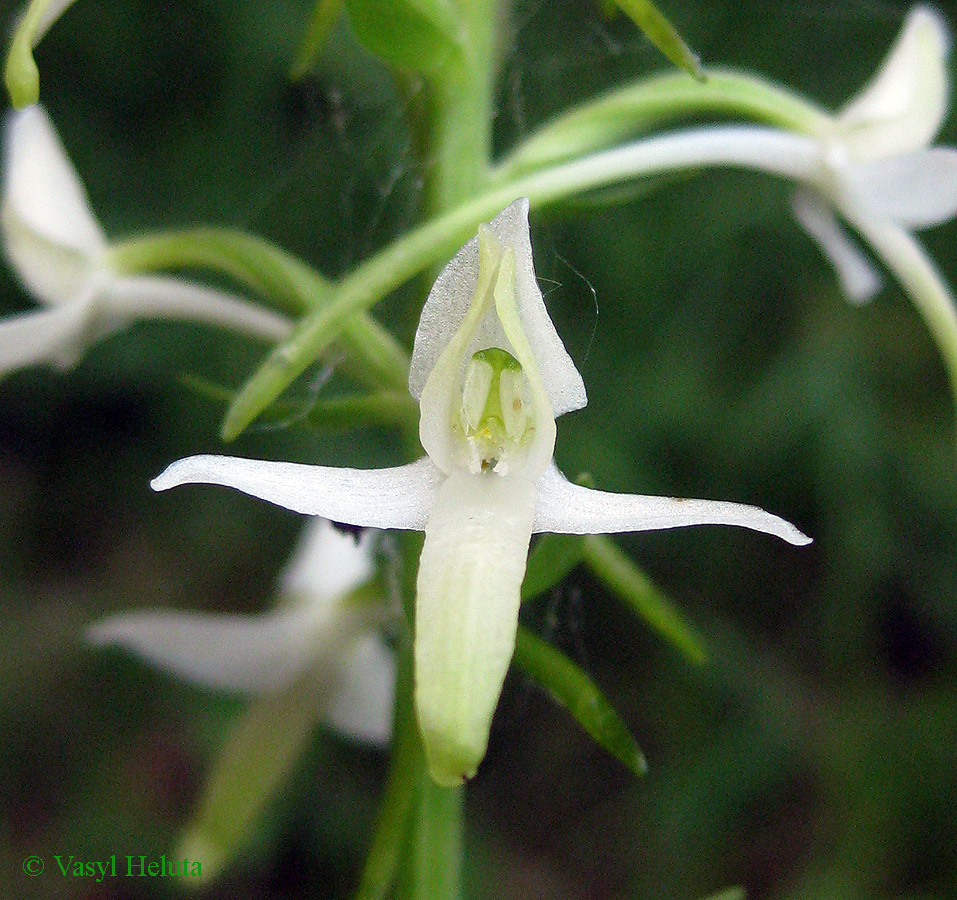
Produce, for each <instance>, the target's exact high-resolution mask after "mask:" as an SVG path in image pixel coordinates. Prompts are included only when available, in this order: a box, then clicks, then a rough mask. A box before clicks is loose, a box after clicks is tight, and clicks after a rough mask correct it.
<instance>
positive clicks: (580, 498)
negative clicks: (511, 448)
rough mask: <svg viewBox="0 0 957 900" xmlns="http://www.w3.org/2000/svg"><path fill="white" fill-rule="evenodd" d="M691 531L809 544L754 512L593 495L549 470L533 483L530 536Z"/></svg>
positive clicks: (783, 523) (778, 521)
mask: <svg viewBox="0 0 957 900" xmlns="http://www.w3.org/2000/svg"><path fill="white" fill-rule="evenodd" d="M691 525H734V526H737V527H739V528H750V529H751V530H752V531H760V532H762V533H763V534H770V535H773V536H774V537H779V538H781V540H784V541H787V542H788V543H789V544H794V545H795V546H797V547H801V546H804V545H805V544H810V543H811V538H809V537H808V536H807V535H806V534H804V533H803V532H801V531H799V530H798V529H797V528H795V527H794V526H793V525H792V524H791V523H790V522H788V521H787V520H785V519H782V518H781V517H780V516H776V515H774V514H772V513H769V512H765V511H764V510H763V509H759V508H758V507H757V506H746V505H744V504H741V503H728V502H726V501H723V500H683V499H679V498H677V497H648V496H644V495H642V494H612V493H608V492H606V491H594V490H591V489H590V488H584V487H581V486H580V485H577V484H573V483H572V482H570V481H568V480H567V479H566V478H565V476H564V475H562V473H561V472H560V471H559V470H558V468H557V466H555V465H554V464H553V465H552V466H550V467H549V468H548V469H547V470H546V471H545V474H544V475H543V476H542V477H541V479H539V482H538V503H537V505H536V507H535V526H534V530H535V531H536V532H541V531H552V532H555V533H557V534H613V533H616V532H622V531H657V530H659V529H664V528H686V527H688V526H691Z"/></svg>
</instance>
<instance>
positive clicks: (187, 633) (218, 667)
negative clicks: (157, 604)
mask: <svg viewBox="0 0 957 900" xmlns="http://www.w3.org/2000/svg"><path fill="white" fill-rule="evenodd" d="M87 640H89V641H90V642H91V643H93V644H96V645H98V646H113V647H122V648H123V649H125V650H129V651H131V652H133V653H135V654H136V655H137V656H141V657H142V658H143V659H145V660H147V661H148V662H151V663H153V664H154V665H156V666H159V667H160V668H162V669H165V670H166V671H168V672H171V673H173V674H174V675H177V676H179V677H180V678H183V679H185V680H186V681H191V682H195V683H196V684H200V685H203V686H204V687H210V688H217V689H220V690H230V691H243V692H249V693H265V692H269V691H274V690H276V689H278V688H280V687H282V686H283V685H285V684H288V683H289V681H290V680H291V679H292V678H293V677H294V676H295V675H296V674H298V673H299V672H301V671H302V670H303V669H304V668H305V667H306V666H307V665H308V664H309V663H310V662H311V660H312V659H313V654H314V649H315V637H314V634H313V633H312V632H311V631H310V630H309V629H308V628H305V627H304V625H303V618H302V617H301V616H299V615H293V614H280V613H276V614H271V615H263V616H232V615H214V614H205V615H204V614H200V613H187V612H169V611H166V610H151V611H147V612H138V613H126V614H122V615H118V616H111V617H109V618H107V619H104V620H103V621H101V622H97V623H96V624H95V625H93V626H92V627H91V628H90V629H89V631H88V632H87Z"/></svg>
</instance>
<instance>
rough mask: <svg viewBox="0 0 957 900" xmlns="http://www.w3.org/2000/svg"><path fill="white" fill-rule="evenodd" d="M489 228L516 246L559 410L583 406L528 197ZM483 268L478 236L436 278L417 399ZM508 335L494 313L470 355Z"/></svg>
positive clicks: (419, 357) (522, 307)
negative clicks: (546, 292)
mask: <svg viewBox="0 0 957 900" xmlns="http://www.w3.org/2000/svg"><path fill="white" fill-rule="evenodd" d="M488 227H489V229H490V230H491V231H492V233H493V234H494V235H495V237H496V238H498V240H499V242H500V243H501V244H502V245H503V246H504V247H511V248H512V249H513V250H514V251H515V258H516V263H517V265H516V273H515V286H516V295H517V300H518V309H519V316H520V318H521V321H522V328H523V330H524V332H525V334H526V336H527V338H528V342H529V344H530V345H531V348H532V351H533V353H534V356H535V360H536V362H537V364H538V368H539V371H540V372H541V374H542V380H543V381H544V383H545V388H546V390H547V391H548V397H549V401H550V403H551V406H552V410H553V412H554V415H556V416H559V415H561V414H562V413H566V412H569V411H570V410H573V409H579V408H581V407H582V406H584V405H585V404H586V403H587V402H588V401H587V397H586V396H585V387H584V384H583V383H582V379H581V375H579V374H578V370H577V369H576V368H575V364H574V363H573V362H572V360H571V357H569V355H568V353H567V352H566V350H565V347H564V345H563V344H562V341H561V338H560V337H559V336H558V333H557V332H556V331H555V326H554V325H552V321H551V319H550V318H549V315H548V311H547V310H546V309H545V302H544V300H543V299H542V293H541V291H540V290H539V289H538V282H537V281H536V280H535V269H534V263H533V260H532V246H531V240H530V238H529V231H528V200H527V199H526V198H524V197H523V198H521V199H519V200H516V201H515V202H514V203H512V205H511V206H509V207H508V208H506V209H505V210H504V211H503V212H501V213H500V214H499V215H498V216H496V218H495V219H493V220H492V221H491V222H490V223H489V225H488ZM478 269H479V252H478V238H473V239H472V240H471V241H469V242H468V243H467V244H466V245H465V246H464V247H463V248H462V249H461V250H460V251H459V252H458V253H457V254H456V255H455V257H454V258H453V259H452V261H451V262H450V263H449V264H448V265H447V266H446V267H445V268H444V269H443V270H442V272H441V274H440V275H439V277H438V278H437V279H436V280H435V285H434V286H433V287H432V291H431V292H430V294H429V298H428V300H426V303H425V306H424V308H423V310H422V316H421V318H420V319H419V327H418V330H417V331H416V333H415V347H414V349H413V351H412V364H411V370H410V372H409V390H410V391H411V392H412V394H413V396H414V397H415V398H416V399H418V398H420V397H421V395H422V389H423V388H424V387H425V383H426V381H427V380H428V377H429V375H430V373H431V372H432V369H433V368H434V366H435V363H436V361H437V360H438V358H439V356H440V354H441V353H442V350H443V349H444V348H445V345H446V344H447V343H448V342H449V340H451V338H452V336H453V335H454V334H455V332H456V331H457V330H458V328H459V326H460V325H461V324H462V321H463V319H464V318H465V314H466V312H467V311H468V309H469V306H470V305H471V302H472V297H473V294H474V292H475V285H476V281H477V278H478ZM503 337H504V335H503V334H502V333H501V328H500V326H499V325H498V321H497V317H496V316H494V315H490V316H489V317H488V318H487V319H486V320H485V321H484V322H483V323H482V324H481V326H480V327H479V328H478V330H477V331H476V333H475V335H474V336H473V338H472V340H471V342H470V344H469V347H468V349H467V351H466V354H465V359H469V358H471V356H472V354H473V353H475V352H476V351H477V350H481V349H483V348H485V347H502V348H503V349H507V347H506V344H505V343H503Z"/></svg>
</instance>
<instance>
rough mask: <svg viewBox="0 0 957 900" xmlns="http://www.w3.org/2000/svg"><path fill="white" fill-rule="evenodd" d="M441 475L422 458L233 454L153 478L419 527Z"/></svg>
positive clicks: (358, 520)
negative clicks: (358, 465) (399, 461)
mask: <svg viewBox="0 0 957 900" xmlns="http://www.w3.org/2000/svg"><path fill="white" fill-rule="evenodd" d="M441 478H442V476H441V474H440V473H439V471H438V470H437V469H436V468H435V466H434V465H433V464H432V462H431V461H430V460H429V459H428V458H426V457H424V458H422V459H420V460H419V461H418V462H414V463H411V464H409V465H407V466H398V467H396V468H393V469H339V468H333V467H331V466H308V465H301V464H299V463H283V462H267V461H265V460H258V459H239V458H237V457H231V456H190V457H188V458H186V459H180V460H177V461H176V462H174V463H173V464H172V465H171V466H169V468H167V469H166V471H165V472H163V473H161V474H160V475H158V476H157V477H156V478H154V479H153V481H152V482H151V486H152V488H153V490H155V491H165V490H168V489H169V488H172V487H176V486H178V485H181V484H221V485H225V486H226V487H233V488H236V489H237V490H240V491H242V492H243V493H246V494H249V495H251V496H253V497H259V498H260V499H261V500H268V501H269V502H270V503H276V504H278V505H279V506H284V507H286V509H291V510H293V511H295V512H299V513H305V514H306V515H308V516H323V517H324V518H327V519H332V520H333V521H334V522H345V523H347V524H349V525H361V526H364V527H368V528H408V529H415V530H418V529H422V528H424V527H425V523H426V522H427V521H428V518H429V513H430V512H431V510H432V502H433V498H434V495H435V490H436V487H437V486H438V484H439V482H440V481H441Z"/></svg>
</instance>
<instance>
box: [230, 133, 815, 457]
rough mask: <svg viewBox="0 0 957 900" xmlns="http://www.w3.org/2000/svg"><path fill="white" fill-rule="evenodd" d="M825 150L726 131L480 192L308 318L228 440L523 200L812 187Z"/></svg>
mask: <svg viewBox="0 0 957 900" xmlns="http://www.w3.org/2000/svg"><path fill="white" fill-rule="evenodd" d="M818 161H819V146H818V143H817V142H816V141H814V140H812V139H810V138H802V137H799V136H795V135H791V134H788V133H785V132H777V131H773V130H771V129H758V128H744V127H730V126H729V127H725V128H709V129H697V130H694V131H688V132H679V133H676V134H671V135H664V136H661V137H656V138H649V139H647V140H644V141H641V142H638V143H634V144H629V145H626V146H624V147H619V148H616V149H614V150H607V151H605V152H603V153H596V154H594V155H592V156H589V157H586V158H584V159H580V160H575V161H573V162H570V163H564V164H562V165H558V166H553V167H549V168H546V169H543V170H541V171H538V172H533V173H531V174H529V175H525V176H523V177H521V178H517V179H515V180H514V181H512V182H510V183H508V184H504V185H500V186H497V187H493V188H490V189H488V190H485V191H483V192H482V193H481V194H479V195H478V196H476V197H474V198H473V199H471V200H468V201H466V202H465V203H462V204H461V205H459V206H457V207H456V208H455V209H453V210H451V211H449V212H447V213H444V214H443V215H441V216H438V217H436V218H434V219H431V220H430V221H428V222H426V223H424V224H423V225H420V226H419V227H418V228H416V229H414V230H413V231H411V232H409V233H408V234H406V235H405V237H403V238H400V239H399V240H397V241H395V242H393V243H392V244H391V245H390V246H389V247H387V248H386V249H385V250H382V251H380V252H379V253H378V254H376V255H375V256H373V257H371V258H370V259H368V260H366V261H365V262H363V263H361V264H360V265H359V266H358V267H356V269H354V270H353V271H352V272H351V273H350V274H349V275H347V276H346V277H344V278H343V279H342V280H341V281H340V282H339V283H338V285H337V286H336V287H335V288H334V292H333V295H332V296H331V297H330V299H329V302H328V303H325V304H323V305H322V306H321V307H318V308H316V309H314V310H313V311H312V312H310V313H308V314H307V315H306V316H305V317H303V319H302V320H301V321H300V323H299V325H298V326H297V327H296V329H295V331H294V332H293V334H292V336H291V337H290V338H289V339H288V340H287V341H286V342H285V343H284V344H282V345H280V346H278V347H277V348H276V349H275V350H273V351H272V353H271V354H270V355H269V356H268V357H267V359H266V361H265V362H264V363H263V365H262V366H261V367H260V369H259V370H258V371H257V372H256V373H255V374H254V375H253V376H252V378H251V379H250V380H249V381H247V382H246V385H245V386H244V388H243V389H242V391H241V393H240V394H239V396H238V397H237V398H236V402H235V403H234V404H233V406H232V407H231V408H230V410H229V411H228V412H227V414H226V419H225V421H224V423H223V435H224V437H226V438H227V439H230V438H232V437H235V436H236V435H238V434H239V433H240V432H242V430H243V429H244V428H245V427H246V426H247V425H248V424H249V423H250V422H252V421H253V419H255V418H256V416H258V415H259V414H260V413H261V412H262V411H263V410H264V409H265V408H266V406H268V405H269V403H271V402H272V401H273V400H274V399H275V398H276V397H278V396H279V394H281V393H282V391H283V390H285V388H286V387H287V386H288V385H289V384H290V383H291V382H292V381H293V380H294V379H295V378H297V377H298V376H299V375H300V374H301V373H302V372H303V371H304V370H305V369H306V367H308V366H309V365H310V364H311V363H312V361H313V360H315V359H316V357H317V356H318V355H319V354H320V353H322V352H323V351H324V350H325V349H326V348H327V347H328V346H329V344H330V343H332V341H334V340H335V339H336V338H337V337H338V335H339V334H340V332H341V331H342V329H343V328H344V327H346V326H347V323H348V321H349V318H350V317H351V316H354V315H355V314H356V313H359V312H364V311H366V310H367V309H369V308H370V307H371V306H373V305H374V304H375V303H377V302H378V301H379V300H380V299H382V298H383V297H385V296H386V295H387V294H388V293H389V292H390V291H392V290H394V289H395V288H396V287H398V286H399V285H401V284H403V283H404V282H406V281H407V280H409V279H410V278H411V277H413V276H414V275H416V274H417V273H419V272H421V271H422V270H423V269H425V268H426V267H428V266H430V265H433V264H435V263H437V262H439V261H441V260H444V259H447V258H449V257H450V256H451V255H452V254H453V253H454V252H455V251H456V250H458V249H459V247H461V246H462V244H464V243H465V242H466V241H467V240H469V239H470V238H471V237H473V236H474V235H475V232H476V230H477V229H478V226H479V225H480V224H481V223H483V222H487V221H489V220H490V219H491V218H493V217H494V216H495V215H497V214H498V213H499V212H501V211H502V209H504V208H505V207H506V206H508V204H509V203H511V202H512V201H513V200H515V199H516V198H517V197H521V196H526V197H528V198H529V199H530V201H531V203H532V205H533V206H536V207H540V206H543V205H546V204H548V203H550V202H553V201H556V200H561V199H563V198H565V197H568V196H570V195H574V194H577V193H581V192H583V191H587V190H590V189H592V188H596V187H603V186H605V185H609V184H616V183H619V182H622V181H626V180H628V179H632V178H637V177H641V176H645V175H652V174H659V173H661V172H673V171H678V170H681V169H686V168H689V167H690V168H694V167H700V166H706V165H731V166H741V167H747V168H754V169H758V170H761V171H767V172H771V173H774V174H779V175H785V176H787V177H791V178H795V179H799V180H802V181H808V182H813V181H814V179H815V177H816V174H817V172H818Z"/></svg>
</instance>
